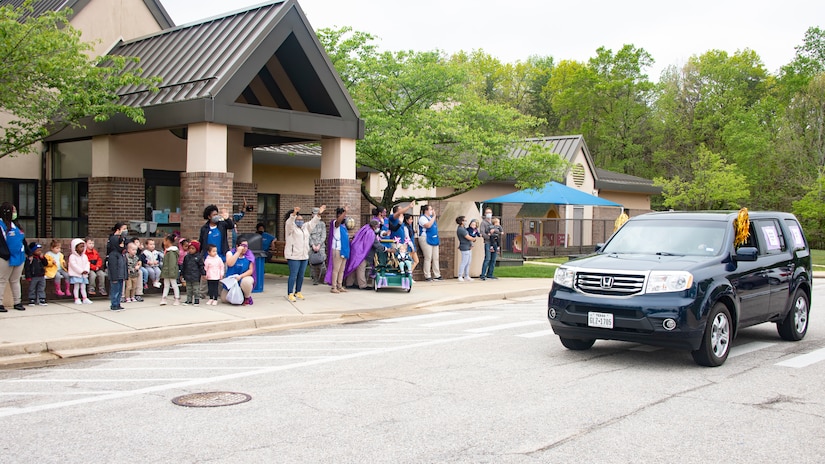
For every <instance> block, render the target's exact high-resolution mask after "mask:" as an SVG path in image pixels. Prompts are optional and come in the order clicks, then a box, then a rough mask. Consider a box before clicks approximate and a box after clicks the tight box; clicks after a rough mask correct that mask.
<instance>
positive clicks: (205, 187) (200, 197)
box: [180, 172, 257, 238]
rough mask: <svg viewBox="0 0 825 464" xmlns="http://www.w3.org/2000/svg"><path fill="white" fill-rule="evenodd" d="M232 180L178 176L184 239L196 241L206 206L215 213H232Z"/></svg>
mask: <svg viewBox="0 0 825 464" xmlns="http://www.w3.org/2000/svg"><path fill="white" fill-rule="evenodd" d="M233 178H234V174H232V173H231V172H182V173H181V175H180V204H181V208H180V212H181V215H180V216H181V217H180V221H181V224H180V230H181V234H182V235H183V236H184V237H186V238H197V237H198V236H199V234H200V229H201V226H202V225H203V223H204V219H203V209H204V208H206V206H207V205H212V204H214V205H215V206H217V207H218V210H223V209H227V210H229V211H232V201H233V193H234V192H233V182H232V179H233ZM256 201H257V200H256ZM252 226H253V227H254V226H255V225H254V224H253V225H252Z"/></svg>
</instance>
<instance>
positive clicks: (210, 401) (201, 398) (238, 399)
mask: <svg viewBox="0 0 825 464" xmlns="http://www.w3.org/2000/svg"><path fill="white" fill-rule="evenodd" d="M251 399H252V397H251V396H249V395H247V394H246V393H236V392H204V393H191V394H189V395H183V396H178V397H175V398H172V402H173V403H175V404H177V405H178V406H186V407H190V408H216V407H219V406H232V405H233V404H241V403H246V402H247V401H249V400H251Z"/></svg>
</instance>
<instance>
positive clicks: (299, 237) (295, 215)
mask: <svg viewBox="0 0 825 464" xmlns="http://www.w3.org/2000/svg"><path fill="white" fill-rule="evenodd" d="M326 209H327V206H326V205H321V207H320V208H318V213H316V214H313V215H312V220H310V221H309V222H304V217H303V216H302V215H301V208H300V207H298V206H296V207H295V208H293V209H292V211H291V212H289V213H288V214H287V217H286V223H285V225H284V229H285V230H284V232H285V236H286V245H285V246H284V258H286V263H287V266H289V279H288V280H287V295H286V299H287V300H289V301H290V302H292V303H294V302H295V301H297V300H303V299H304V295H303V294H302V293H301V288H302V287H303V285H304V273H305V272H306V269H307V262H308V261H309V236H310V234H311V233H312V229H314V228H315V226H316V225H318V224H319V223H320V222H321V215H322V214H324V211H326Z"/></svg>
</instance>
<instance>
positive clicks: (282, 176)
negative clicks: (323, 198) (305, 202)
mask: <svg viewBox="0 0 825 464" xmlns="http://www.w3.org/2000/svg"><path fill="white" fill-rule="evenodd" d="M318 176H319V171H318V170H317V169H298V168H286V167H282V166H270V165H267V164H256V165H255V168H254V170H253V171H252V182H254V183H256V184H258V193H259V194H261V193H280V194H290V195H315V179H318V178H319V177H318Z"/></svg>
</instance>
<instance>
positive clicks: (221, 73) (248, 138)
mask: <svg viewBox="0 0 825 464" xmlns="http://www.w3.org/2000/svg"><path fill="white" fill-rule="evenodd" d="M109 55H111V56H135V57H138V58H139V59H140V61H139V62H138V63H129V64H128V66H127V69H128V70H131V71H133V72H136V73H138V74H139V75H141V76H143V77H147V78H148V77H153V76H157V77H160V78H161V80H162V82H161V83H160V85H159V86H158V87H159V91H158V92H152V91H150V90H149V89H148V88H147V87H146V86H126V87H123V88H121V89H119V90H118V94H119V95H120V96H121V103H123V104H126V105H129V106H133V107H140V108H143V110H144V114H145V116H146V124H143V125H141V124H138V123H135V122H134V121H131V120H129V119H128V118H126V117H125V116H123V115H115V116H114V117H112V118H111V119H110V120H108V121H104V122H94V121H89V122H88V123H87V124H86V127H83V128H69V129H67V130H65V131H64V132H62V133H61V134H60V135H58V136H56V137H52V138H50V139H48V141H57V140H67V139H70V138H80V137H89V136H94V135H102V134H118V133H125V132H139V131H146V130H153V129H168V128H179V127H186V126H187V125H188V124H193V123H199V122H213V123H217V124H225V125H227V126H233V127H240V128H243V129H244V130H245V137H244V144H245V145H246V146H265V145H272V144H278V143H287V142H288V143H294V142H306V141H318V140H320V139H322V138H324V137H345V138H353V139H361V138H363V137H364V122H363V121H362V120H361V119H360V114H359V113H358V109H357V108H356V107H355V103H354V102H353V101H352V98H351V97H350V95H349V93H348V92H347V90H346V88H345V87H344V84H343V82H342V81H341V79H340V77H339V76H338V74H337V72H336V71H335V68H334V67H333V65H332V63H331V62H330V60H329V58H328V57H327V56H326V53H325V51H324V49H323V46H322V45H321V43H320V42H319V41H318V38H317V37H316V35H315V32H314V31H313V30H312V29H311V27H310V26H309V23H308V21H307V19H306V16H305V15H304V13H303V11H302V10H301V9H300V7H299V6H298V4H297V2H296V1H295V0H279V1H270V2H268V3H265V4H262V5H257V6H254V7H249V8H246V9H243V10H239V11H235V12H232V13H228V14H226V15H223V16H220V17H214V18H209V19H206V20H203V21H199V22H196V23H191V24H185V25H181V26H178V27H175V28H172V29H168V30H164V31H160V32H157V33H154V34H150V35H147V36H144V37H139V38H136V39H133V40H129V41H126V42H121V43H119V44H117V45H116V46H115V47H114V48H113V49H112V50H111V51H110V52H109ZM58 137H59V139H58Z"/></svg>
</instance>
